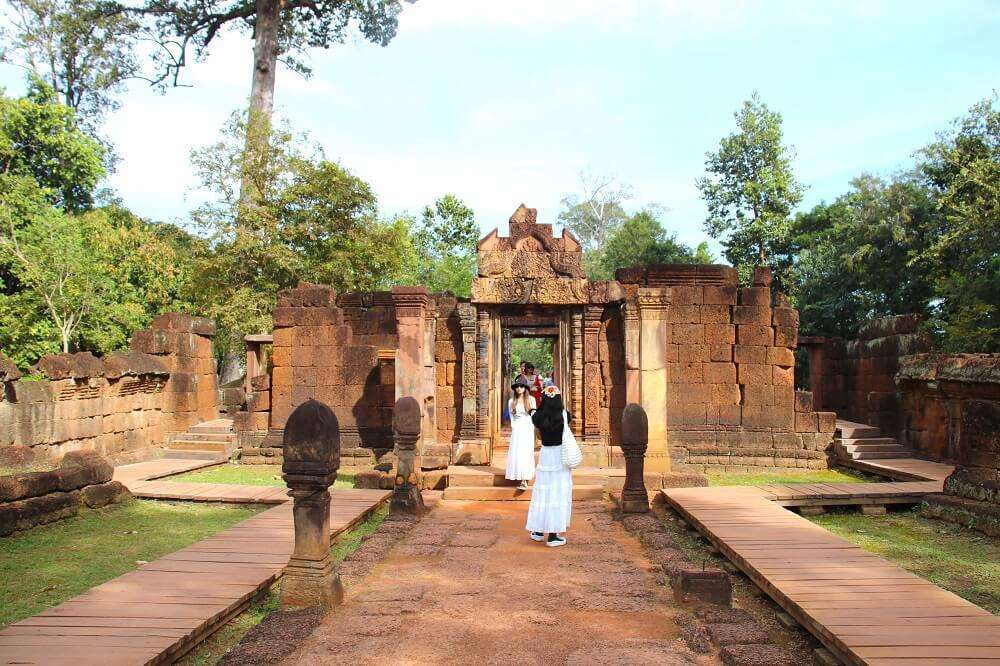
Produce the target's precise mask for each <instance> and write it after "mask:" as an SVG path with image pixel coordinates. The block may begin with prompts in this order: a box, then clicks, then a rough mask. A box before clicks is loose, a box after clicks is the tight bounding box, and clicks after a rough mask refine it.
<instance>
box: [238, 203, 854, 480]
mask: <svg viewBox="0 0 1000 666" xmlns="http://www.w3.org/2000/svg"><path fill="white" fill-rule="evenodd" d="M509 228H510V234H509V236H501V235H500V234H499V233H498V231H493V232H491V233H490V234H488V235H487V236H486V237H485V238H484V239H483V240H482V241H480V243H479V246H478V275H477V276H476V277H475V278H474V279H473V281H472V289H471V293H472V296H471V298H470V299H467V300H466V299H458V298H455V297H454V296H451V295H450V294H431V293H428V292H427V290H426V289H425V288H423V287H397V288H394V289H393V290H392V291H391V292H363V293H348V294H342V295H339V296H338V295H337V294H335V293H334V292H333V290H332V289H330V288H328V287H324V286H319V285H308V284H301V285H299V286H298V287H297V288H294V289H289V290H286V291H284V292H282V293H281V295H280V296H279V303H278V307H277V308H276V310H275V311H274V322H275V328H274V332H273V337H272V345H273V346H272V349H271V370H270V373H269V374H263V375H260V376H257V377H252V378H250V385H251V393H250V394H249V395H248V398H247V406H248V411H246V412H241V413H239V414H238V415H237V418H236V428H237V430H238V431H239V435H240V440H241V445H242V446H243V449H244V456H245V457H247V458H249V459H256V458H258V457H259V458H272V460H271V461H272V462H273V461H274V460H273V457H275V456H280V442H281V435H282V431H283V428H284V425H285V422H286V420H287V418H288V416H289V415H290V414H291V412H292V410H294V409H295V408H296V407H297V406H298V405H300V404H302V403H303V402H305V401H306V400H308V399H311V398H315V399H317V400H320V401H322V402H324V403H326V404H327V405H330V406H331V408H332V409H333V410H334V412H335V413H336V415H337V418H338V420H339V422H340V426H341V437H342V446H343V448H344V455H345V456H346V457H347V459H346V460H345V464H358V465H364V464H369V465H370V464H374V463H376V462H378V461H379V460H380V459H381V457H382V456H383V455H385V454H386V453H387V452H389V451H391V449H392V429H391V421H392V408H393V404H394V403H395V401H396V400H397V399H399V398H401V397H405V396H412V397H414V398H416V399H417V400H418V402H420V404H421V406H422V418H423V421H424V424H423V428H422V432H423V433H424V436H423V439H422V441H421V442H419V445H418V452H419V456H420V461H421V466H422V468H423V469H425V470H432V469H445V468H447V467H448V466H449V465H463V464H464V465H481V464H488V463H491V462H494V463H495V462H496V460H497V458H498V457H499V456H501V455H502V454H503V451H504V449H505V447H506V443H505V441H504V436H503V434H502V432H501V413H502V409H503V404H504V402H505V401H506V399H507V396H508V389H509V384H510V377H509V373H508V372H507V371H506V370H505V368H506V366H507V360H508V359H509V353H510V340H511V338H512V337H547V338H551V339H553V340H554V354H553V358H554V365H555V373H556V379H557V382H558V383H559V385H560V387H561V388H562V390H563V392H564V397H565V399H566V403H567V406H568V408H569V409H570V411H571V412H572V413H573V415H574V420H573V423H572V426H573V428H574V431H575V432H576V434H577V437H578V439H579V440H580V443H581V446H582V448H583V450H584V454H585V461H584V464H585V465H587V466H592V467H622V466H624V459H623V458H622V455H621V450H620V448H619V443H620V436H621V433H620V429H621V425H620V424H621V414H622V410H623V409H624V407H625V405H626V404H627V403H630V402H635V403H638V404H640V405H641V406H642V407H643V408H644V409H645V411H646V413H647V414H648V416H649V448H648V452H647V455H646V469H647V471H649V472H654V473H656V472H669V471H706V470H711V469H734V468H741V469H743V468H754V467H768V468H773V467H777V468H818V467H826V466H827V453H826V450H827V447H828V446H829V445H830V444H831V442H832V439H833V432H834V427H835V415H834V414H833V413H832V412H816V411H814V410H813V405H812V396H811V394H810V393H808V392H804V391H796V390H795V385H794V381H795V380H794V375H795V355H794V350H795V348H796V344H797V335H798V313H797V311H796V310H795V309H793V308H791V307H790V306H789V304H788V301H787V299H786V298H785V297H784V295H783V294H781V293H778V292H776V291H773V290H772V289H771V284H770V283H771V280H770V272H769V271H768V270H766V269H764V270H758V271H757V272H756V274H755V276H754V281H753V286H751V287H746V288H740V287H739V285H738V282H737V273H736V270H735V269H733V268H731V267H728V266H718V265H712V266H706V265H659V266H648V267H641V268H627V269H622V270H619V271H618V273H617V275H616V278H617V279H616V280H613V281H592V280H588V279H587V278H586V276H585V274H584V271H583V269H582V266H581V259H582V252H581V248H580V244H579V243H578V242H577V241H576V239H574V238H573V236H572V234H570V233H569V232H567V231H564V232H563V233H562V235H561V236H559V237H557V236H555V235H554V233H553V229H552V225H550V224H540V223H538V221H537V213H536V211H535V210H534V209H530V208H526V207H525V206H523V205H522V206H521V207H519V208H518V209H517V210H516V211H515V212H514V214H513V215H512V216H511V218H510V225H509ZM259 340H260V336H256V337H255V341H259ZM264 346H266V345H264ZM262 354H263V352H262V351H261V345H254V347H253V348H252V350H251V354H250V355H251V356H253V358H251V359H249V360H250V362H249V363H248V367H251V366H252V367H262V366H259V365H257V364H258V363H260V361H261V360H262V358H263V356H262ZM428 433H431V435H430V436H428ZM259 461H260V462H264V461H265V460H259Z"/></svg>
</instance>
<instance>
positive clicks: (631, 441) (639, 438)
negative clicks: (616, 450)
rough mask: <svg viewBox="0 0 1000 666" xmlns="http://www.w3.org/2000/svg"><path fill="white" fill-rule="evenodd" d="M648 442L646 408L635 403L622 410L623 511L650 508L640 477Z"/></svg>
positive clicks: (635, 511) (641, 477)
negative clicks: (623, 457) (623, 458)
mask: <svg viewBox="0 0 1000 666" xmlns="http://www.w3.org/2000/svg"><path fill="white" fill-rule="evenodd" d="M648 444H649V421H648V420H647V418H646V411H645V410H644V409H643V408H642V407H640V406H639V405H637V404H635V403H629V404H628V405H625V411H624V412H622V455H623V456H625V485H624V486H623V487H622V511H624V512H625V513H645V512H647V511H649V495H648V494H647V493H646V484H645V482H644V480H643V467H644V466H645V460H646V447H647V445H648Z"/></svg>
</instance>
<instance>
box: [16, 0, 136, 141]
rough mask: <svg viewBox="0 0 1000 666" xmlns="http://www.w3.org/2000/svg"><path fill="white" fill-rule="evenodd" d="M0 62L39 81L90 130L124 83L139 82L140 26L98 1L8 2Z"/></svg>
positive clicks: (34, 0) (114, 107)
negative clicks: (111, 12)
mask: <svg viewBox="0 0 1000 666" xmlns="http://www.w3.org/2000/svg"><path fill="white" fill-rule="evenodd" d="M8 5H9V7H10V11H8V12H7V13H6V14H5V18H6V20H7V26H6V29H5V30H3V32H2V33H0V38H2V40H3V41H2V47H0V60H3V61H4V62H8V63H11V64H13V65H16V66H19V67H21V68H23V69H25V70H27V71H28V72H29V73H30V74H31V75H32V76H35V77H37V78H38V79H40V80H41V81H44V82H45V83H46V84H48V86H49V87H51V88H52V89H53V90H54V91H55V92H56V94H57V95H58V96H59V100H60V101H61V102H62V103H63V104H64V105H65V106H67V107H69V108H71V109H73V111H74V112H75V113H76V116H77V118H79V119H80V122H81V123H82V124H84V125H85V126H86V127H87V128H88V129H90V130H94V129H95V128H96V126H97V125H98V124H99V122H100V121H101V119H102V118H103V117H104V114H105V113H106V112H107V111H110V110H114V109H116V108H117V107H118V103H117V102H116V101H115V98H114V96H115V95H116V94H118V93H120V92H121V91H122V89H123V88H124V85H125V82H126V81H127V80H128V79H130V78H142V74H141V72H140V63H139V59H138V58H137V55H136V52H135V49H136V45H137V43H138V40H139V39H140V38H141V37H142V35H141V31H140V26H139V24H138V22H137V21H135V20H134V19H133V18H131V17H129V16H126V15H124V14H108V13H106V12H104V11H102V10H103V5H104V3H103V2H101V1H99V0H8Z"/></svg>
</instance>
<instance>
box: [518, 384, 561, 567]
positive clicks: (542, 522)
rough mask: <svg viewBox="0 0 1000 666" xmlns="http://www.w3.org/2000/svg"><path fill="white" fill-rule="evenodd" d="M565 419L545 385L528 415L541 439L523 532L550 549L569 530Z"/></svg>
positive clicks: (554, 392)
mask: <svg viewBox="0 0 1000 666" xmlns="http://www.w3.org/2000/svg"><path fill="white" fill-rule="evenodd" d="M569 419H570V416H569V414H568V413H567V412H566V410H565V408H564V407H563V401H562V395H561V394H560V392H559V388H558V387H557V386H555V385H552V386H546V387H545V389H543V390H542V404H541V405H540V406H539V407H538V410H537V411H536V412H535V413H534V414H532V416H531V420H532V422H533V423H534V424H535V426H536V427H537V428H538V430H539V432H540V433H541V436H542V452H541V453H540V454H539V456H538V469H537V471H536V472H535V485H534V487H533V488H532V489H531V502H530V503H529V504H528V522H527V523H526V524H525V529H527V530H528V532H530V533H531V538H532V539H534V540H535V541H543V540H544V541H545V545H547V546H549V547H550V548H555V547H557V546H562V545H564V544H565V543H566V538H565V537H563V536H560V533H562V532H565V531H566V530H567V529H568V528H569V519H570V514H571V513H572V511H573V473H572V472H571V471H570V469H569V468H568V467H566V466H565V465H563V462H562V442H563V435H564V433H565V431H566V429H567V428H569ZM546 535H547V536H546Z"/></svg>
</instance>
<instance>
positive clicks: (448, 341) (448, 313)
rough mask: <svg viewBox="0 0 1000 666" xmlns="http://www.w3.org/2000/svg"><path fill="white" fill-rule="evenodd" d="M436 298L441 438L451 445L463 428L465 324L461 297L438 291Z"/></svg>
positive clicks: (437, 404)
mask: <svg viewBox="0 0 1000 666" xmlns="http://www.w3.org/2000/svg"><path fill="white" fill-rule="evenodd" d="M433 299H434V307H435V308H436V309H437V323H436V327H437V330H436V332H435V344H434V363H435V371H436V373H437V379H436V382H435V383H436V386H437V391H436V394H435V417H436V420H437V441H438V442H439V443H442V444H451V443H452V442H454V441H457V439H458V435H459V432H460V430H461V428H462V326H461V321H460V320H459V316H458V299H457V298H455V297H454V296H449V295H442V294H435V295H434V296H433Z"/></svg>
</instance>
